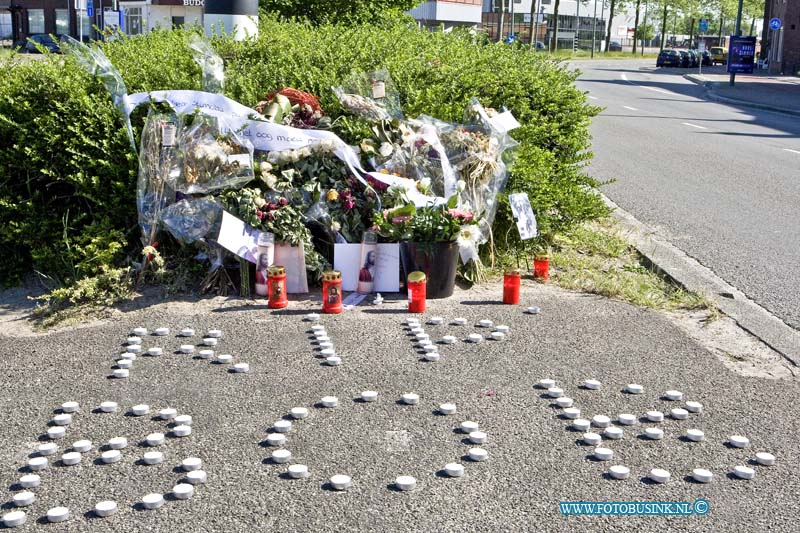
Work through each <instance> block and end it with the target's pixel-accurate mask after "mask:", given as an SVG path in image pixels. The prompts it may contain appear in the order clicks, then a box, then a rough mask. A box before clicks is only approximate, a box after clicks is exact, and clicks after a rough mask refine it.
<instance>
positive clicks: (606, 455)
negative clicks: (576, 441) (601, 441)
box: [594, 448, 614, 461]
mask: <svg viewBox="0 0 800 533" xmlns="http://www.w3.org/2000/svg"><path fill="white" fill-rule="evenodd" d="M594 457H595V459H597V460H598V461H610V460H611V459H613V458H614V452H613V451H612V450H609V449H608V448H595V449H594Z"/></svg>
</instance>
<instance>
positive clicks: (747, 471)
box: [733, 466, 756, 479]
mask: <svg viewBox="0 0 800 533" xmlns="http://www.w3.org/2000/svg"><path fill="white" fill-rule="evenodd" d="M733 475H735V476H736V477H738V478H741V479H753V478H754V477H755V475H756V471H755V470H753V469H752V468H750V467H747V466H737V467H735V468H734V469H733Z"/></svg>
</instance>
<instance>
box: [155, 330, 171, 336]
mask: <svg viewBox="0 0 800 533" xmlns="http://www.w3.org/2000/svg"><path fill="white" fill-rule="evenodd" d="M153 335H156V336H157V337H164V336H166V335H169V328H156V330H155V331H154V332H153Z"/></svg>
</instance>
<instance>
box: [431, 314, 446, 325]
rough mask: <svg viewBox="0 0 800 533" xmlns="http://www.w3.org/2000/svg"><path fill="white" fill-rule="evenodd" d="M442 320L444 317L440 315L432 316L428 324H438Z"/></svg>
mask: <svg viewBox="0 0 800 533" xmlns="http://www.w3.org/2000/svg"><path fill="white" fill-rule="evenodd" d="M442 322H444V318H442V317H440V316H432V317H431V318H430V320H428V324H432V325H434V326H438V325H439V324H441V323H442Z"/></svg>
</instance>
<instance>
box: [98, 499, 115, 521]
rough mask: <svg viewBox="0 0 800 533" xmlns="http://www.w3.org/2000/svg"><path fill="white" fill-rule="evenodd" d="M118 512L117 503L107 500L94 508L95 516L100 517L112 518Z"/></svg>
mask: <svg viewBox="0 0 800 533" xmlns="http://www.w3.org/2000/svg"><path fill="white" fill-rule="evenodd" d="M116 512H117V502H113V501H111V500H106V501H102V502H98V503H97V505H95V506H94V514H96V515H97V516H100V517H106V516H111V515H112V514H114V513H116Z"/></svg>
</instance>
